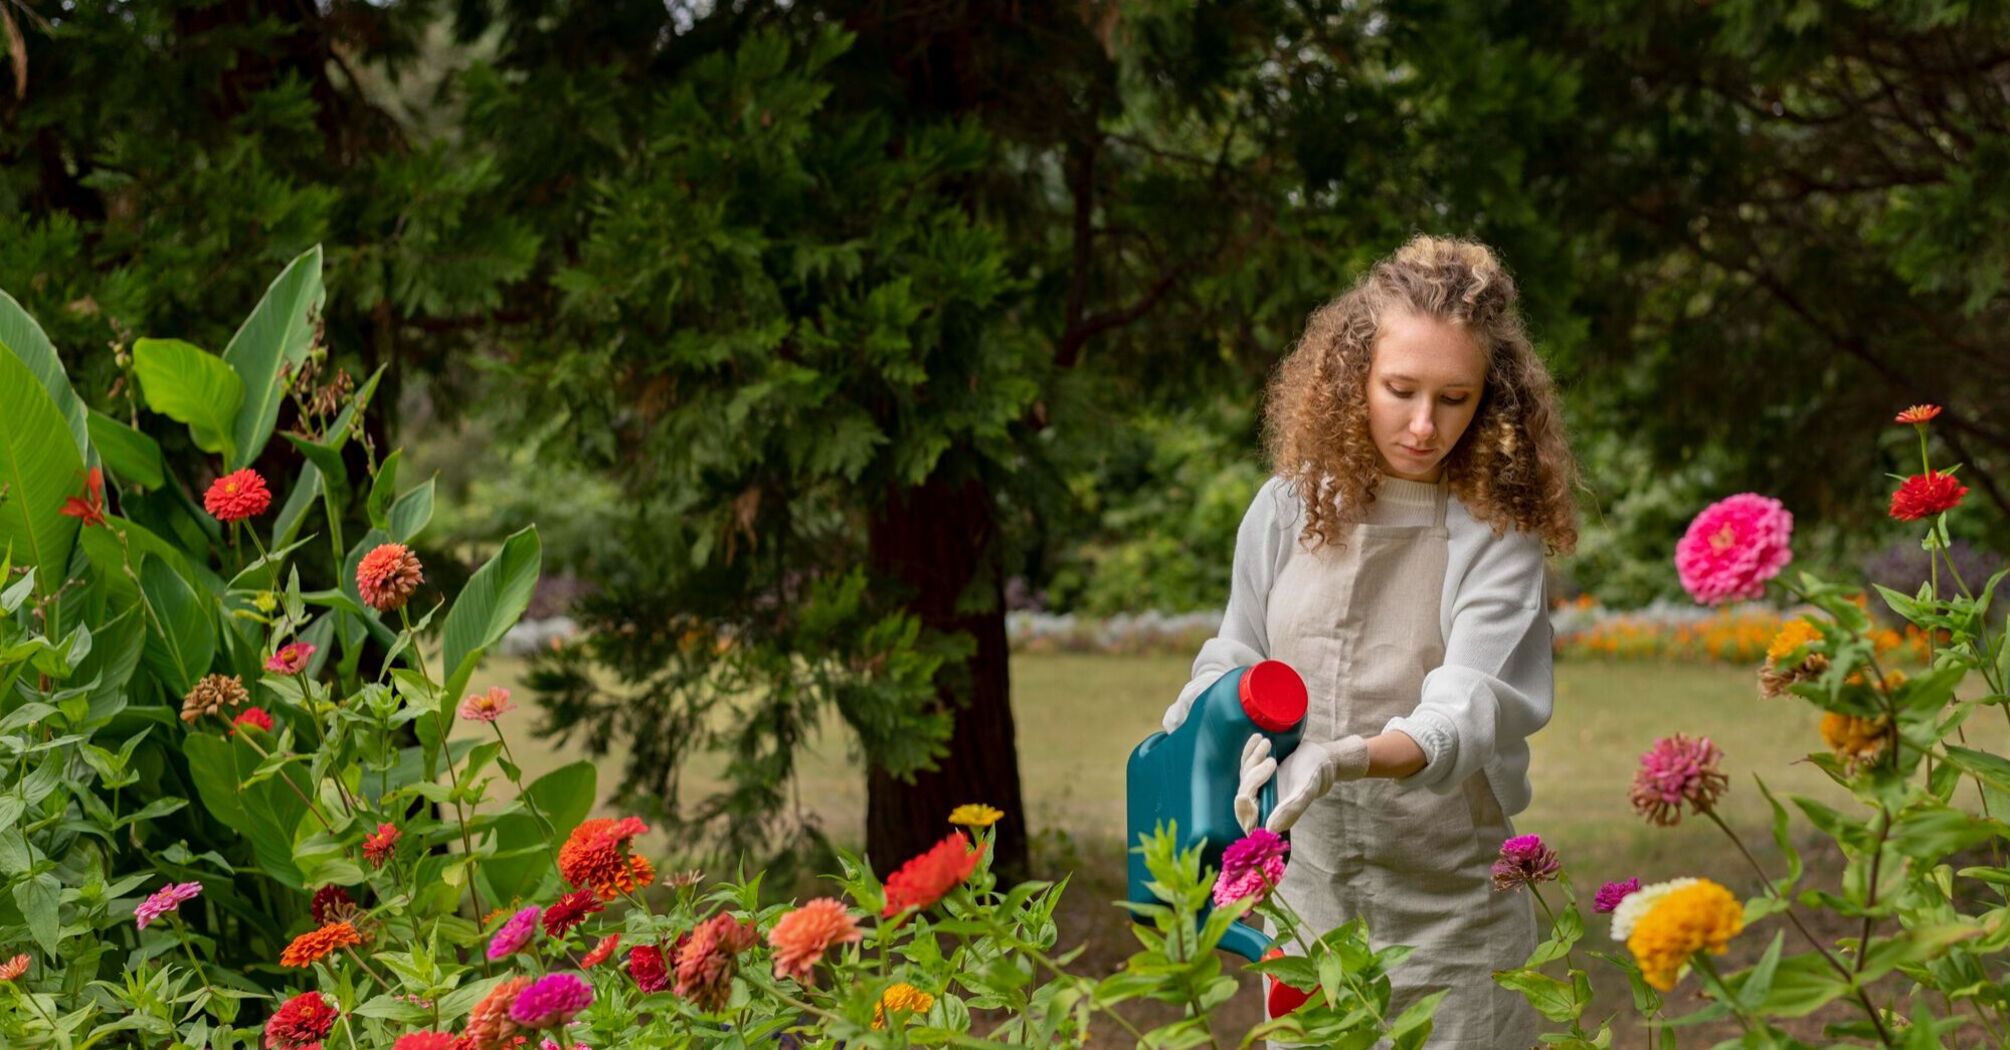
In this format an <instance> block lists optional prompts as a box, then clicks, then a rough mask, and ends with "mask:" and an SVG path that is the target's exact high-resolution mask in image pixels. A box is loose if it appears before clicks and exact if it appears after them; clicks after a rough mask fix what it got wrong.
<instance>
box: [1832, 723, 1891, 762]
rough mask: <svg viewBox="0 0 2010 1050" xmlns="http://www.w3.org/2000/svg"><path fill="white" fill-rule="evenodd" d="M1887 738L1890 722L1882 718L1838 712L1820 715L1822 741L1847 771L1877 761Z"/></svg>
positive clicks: (1886, 743)
mask: <svg viewBox="0 0 2010 1050" xmlns="http://www.w3.org/2000/svg"><path fill="white" fill-rule="evenodd" d="M1891 736H1892V734H1891V719H1890V718H1889V717H1887V716H1885V715H1879V716H1877V717H1876V718H1864V717H1861V716H1859V715H1846V714H1843V713H1841V712H1838V711H1828V712H1824V713H1823V714H1822V741H1823V742H1824V743H1826V744H1828V746H1829V750H1830V751H1833V752H1835V755H1836V757H1837V758H1840V759H1842V760H1843V763H1844V765H1845V766H1846V767H1847V768H1848V769H1850V770H1851V771H1854V770H1855V769H1856V768H1857V767H1858V766H1860V765H1863V764H1865V763H1868V762H1875V761H1877V758H1878V756H1880V755H1882V754H1884V749H1885V748H1886V747H1887V746H1888V745H1889V744H1890V743H1891Z"/></svg>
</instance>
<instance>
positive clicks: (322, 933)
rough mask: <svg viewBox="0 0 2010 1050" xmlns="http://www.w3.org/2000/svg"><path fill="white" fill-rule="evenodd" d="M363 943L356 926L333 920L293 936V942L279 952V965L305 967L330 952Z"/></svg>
mask: <svg viewBox="0 0 2010 1050" xmlns="http://www.w3.org/2000/svg"><path fill="white" fill-rule="evenodd" d="M362 943H363V936H362V935H361V934H359V933H357V932H356V927H354V926H351V925H350V924H348V923H346V922H331V923H329V924H328V925H326V926H323V927H321V928H320V929H318V930H309V931H307V932H306V933H303V934H301V935H300V936H298V937H295V938H293V943H292V944H289V945H287V946H286V950H285V951H283V952H281V953H279V965H281V966H294V967H301V968H305V967H308V966H312V965H314V964H315V963H316V962H317V961H319V960H320V959H321V958H322V957H324V956H326V955H327V954H328V953H330V952H333V951H335V950H337V949H340V948H348V947H351V946H352V945H357V944H362Z"/></svg>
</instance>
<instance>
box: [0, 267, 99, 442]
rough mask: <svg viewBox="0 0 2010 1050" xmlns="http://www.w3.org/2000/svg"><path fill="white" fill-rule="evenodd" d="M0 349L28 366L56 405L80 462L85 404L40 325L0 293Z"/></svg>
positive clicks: (85, 434) (86, 433)
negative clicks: (6, 350) (71, 383)
mask: <svg viewBox="0 0 2010 1050" xmlns="http://www.w3.org/2000/svg"><path fill="white" fill-rule="evenodd" d="M0 346H5V347H6V348H7V349H8V350H10V351H12V352H13V355H14V357H16V358H18V359H19V360H20V362H21V363H22V364H24V365H26V366H28V371H29V372H30V373H32V374H33V375H34V376H35V381H36V382H37V383H40V384H41V386H42V389H43V390H44V391H45V392H46V393H48V395H49V403H50V404H52V405H55V406H56V414H57V415H59V416H61V417H62V419H63V427H64V429H65V430H67V431H68V432H69V434H70V439H71V441H72V442H73V443H74V444H75V445H76V447H77V456H78V458H79V459H81V458H83V457H85V456H88V455H90V448H89V438H90V434H89V431H88V428H87V427H86V425H85V423H84V402H83V400H82V399H81V398H79V397H78V396H77V391H76V389H75V388H73V387H72V386H70V377H69V376H68V375H67V374H65V373H64V371H63V360H62V358H61V357H59V356H57V354H56V347H55V345H54V344H52V343H50V342H49V336H48V335H47V334H46V333H44V332H43V331H42V326H41V325H39V324H36V323H35V319H34V318H33V317H30V316H28V311H26V310H24V309H22V308H21V304H20V303H19V302H16V301H15V299H14V297H13V296H11V295H8V294H7V293H6V292H0Z"/></svg>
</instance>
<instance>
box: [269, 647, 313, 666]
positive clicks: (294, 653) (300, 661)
mask: <svg viewBox="0 0 2010 1050" xmlns="http://www.w3.org/2000/svg"><path fill="white" fill-rule="evenodd" d="M313 655H314V643H313V642H288V643H286V644H285V645H282V646H280V647H279V651H278V652H275V653H273V654H272V656H271V658H270V659H268V660H266V661H265V669H266V670H268V671H271V672H272V673H273V674H299V673H300V672H302V671H305V670H307V660H308V658H309V657H312V656H313Z"/></svg>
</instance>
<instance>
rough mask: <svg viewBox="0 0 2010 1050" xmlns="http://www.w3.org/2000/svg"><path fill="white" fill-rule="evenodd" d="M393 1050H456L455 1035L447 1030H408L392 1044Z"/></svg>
mask: <svg viewBox="0 0 2010 1050" xmlns="http://www.w3.org/2000/svg"><path fill="white" fill-rule="evenodd" d="M391 1050H455V1047H454V1037H453V1036H452V1035H449V1034H447V1033H446V1032H407V1033H405V1034H404V1035H401V1036H399V1037H398V1041H397V1042H395V1043H392V1044H391Z"/></svg>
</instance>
